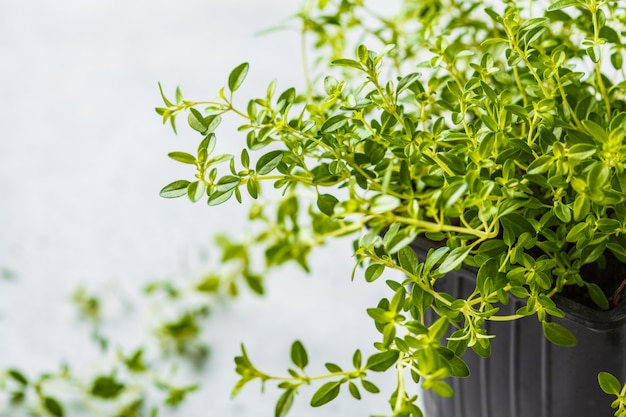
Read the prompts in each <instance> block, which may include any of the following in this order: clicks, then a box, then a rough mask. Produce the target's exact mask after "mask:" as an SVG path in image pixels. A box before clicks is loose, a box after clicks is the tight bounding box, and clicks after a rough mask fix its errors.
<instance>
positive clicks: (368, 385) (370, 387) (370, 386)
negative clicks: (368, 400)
mask: <svg viewBox="0 0 626 417" xmlns="http://www.w3.org/2000/svg"><path fill="white" fill-rule="evenodd" d="M361 385H362V386H363V389H364V390H365V391H367V392H369V393H371V394H378V393H379V392H380V389H379V388H378V387H377V386H376V385H374V383H372V382H370V381H368V380H367V379H362V380H361Z"/></svg>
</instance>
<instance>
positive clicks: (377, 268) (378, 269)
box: [365, 264, 385, 282]
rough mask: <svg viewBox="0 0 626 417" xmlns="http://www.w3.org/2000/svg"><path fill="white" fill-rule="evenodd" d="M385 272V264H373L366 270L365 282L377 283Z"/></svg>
mask: <svg viewBox="0 0 626 417" xmlns="http://www.w3.org/2000/svg"><path fill="white" fill-rule="evenodd" d="M384 271H385V265H383V264H371V265H370V266H368V267H367V269H366V270H365V281H367V282H373V281H376V280H377V279H378V278H380V276H381V275H382V274H383V272H384Z"/></svg>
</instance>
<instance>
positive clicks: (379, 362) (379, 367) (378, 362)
mask: <svg viewBox="0 0 626 417" xmlns="http://www.w3.org/2000/svg"><path fill="white" fill-rule="evenodd" d="M399 356H400V352H398V351H397V350H387V351H385V352H380V353H375V354H373V355H372V356H370V357H369V358H368V359H367V363H366V364H365V368H366V369H369V370H370V371H374V372H385V371H386V370H387V369H389V368H390V367H391V366H392V365H393V364H395V363H396V362H397V361H398V357H399Z"/></svg>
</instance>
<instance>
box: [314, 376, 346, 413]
mask: <svg viewBox="0 0 626 417" xmlns="http://www.w3.org/2000/svg"><path fill="white" fill-rule="evenodd" d="M340 389H341V381H333V382H327V383H325V384H324V385H322V386H321V387H320V388H319V389H318V390H317V391H316V392H315V394H313V398H311V406H312V407H319V406H322V405H324V404H326V403H328V402H330V401H332V400H334V399H335V398H337V396H338V395H339V391H340Z"/></svg>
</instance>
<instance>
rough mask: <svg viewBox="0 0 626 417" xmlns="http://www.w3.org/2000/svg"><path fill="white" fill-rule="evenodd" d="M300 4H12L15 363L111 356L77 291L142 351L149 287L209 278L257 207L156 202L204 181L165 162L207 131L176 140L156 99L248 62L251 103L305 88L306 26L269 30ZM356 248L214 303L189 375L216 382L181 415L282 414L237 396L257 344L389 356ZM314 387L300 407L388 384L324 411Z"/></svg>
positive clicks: (8, 31)
mask: <svg viewBox="0 0 626 417" xmlns="http://www.w3.org/2000/svg"><path fill="white" fill-rule="evenodd" d="M298 4H299V2H295V1H293V0H266V1H256V0H228V1H226V0H223V1H216V0H204V1H198V0H185V1H181V2H173V1H162V0H152V1H147V0H141V1H127V0H126V1H122V0H106V1H105V0H91V1H90V0H58V1H54V2H51V1H45V0H30V1H23V0H22V1H17V0H3V1H2V2H0V122H1V125H2V130H1V132H2V133H1V136H0V269H4V270H9V271H12V272H13V273H14V274H15V279H14V280H12V281H2V280H0V368H4V367H7V366H15V367H19V368H21V369H25V370H26V372H27V373H28V374H29V375H30V376H34V375H36V374H37V373H39V372H41V371H47V370H50V371H54V370H56V369H57V368H58V366H59V364H60V363H61V362H68V363H70V364H72V366H74V367H76V368H78V369H80V368H81V367H89V366H91V364H92V363H93V362H94V361H95V360H97V351H96V350H95V348H94V347H93V344H92V343H91V342H90V340H89V337H88V331H89V330H88V326H87V325H86V324H85V323H83V322H81V321H80V320H79V318H78V316H77V314H76V311H75V310H74V308H73V306H72V305H71V303H70V301H69V298H70V294H71V293H72V292H73V290H74V289H75V288H76V286H77V285H78V284H80V283H82V284H84V285H86V287H87V288H89V289H93V290H95V291H100V292H103V293H104V294H105V301H106V300H113V301H116V302H117V304H118V306H117V308H115V309H113V310H110V311H106V315H105V316H106V319H107V320H108V321H109V322H110V323H111V325H110V326H109V328H108V331H110V332H111V335H112V336H114V338H113V344H114V345H120V346H133V344H134V343H135V341H136V340H138V334H143V333H145V331H146V326H145V322H146V318H145V312H144V306H143V304H142V303H141V288H142V287H143V285H144V284H145V283H146V282H147V281H149V280H154V279H173V280H182V281H184V280H189V279H192V278H193V277H194V276H195V274H199V273H202V272H206V271H205V270H203V269H202V268H203V267H204V266H205V264H204V259H205V258H207V257H208V258H210V257H211V248H210V242H211V237H210V236H211V235H213V234H214V233H215V232H217V231H222V232H232V233H233V234H234V235H237V234H238V233H240V232H241V231H242V230H243V229H244V228H245V224H244V221H245V210H244V209H242V208H240V207H238V206H237V205H236V203H234V202H232V203H228V204H227V205H224V206H220V207H217V208H209V207H207V206H206V204H204V203H198V204H196V205H192V204H190V203H188V202H187V201H186V200H183V199H181V200H164V199H162V198H160V197H159V196H158V191H159V190H160V188H161V187H162V186H163V185H165V184H167V183H169V182H171V181H173V180H175V179H180V178H189V177H191V176H192V175H193V173H192V172H191V171H190V170H189V169H188V167H185V166H182V165H181V164H177V163H175V162H173V161H171V160H169V159H168V158H167V156H166V155H167V153H168V152H170V151H175V150H183V151H185V150H187V151H189V150H193V149H195V147H196V146H197V141H198V136H197V135H196V134H195V133H194V132H191V131H190V130H189V129H187V128H184V123H183V122H184V119H183V120H181V121H180V133H179V135H178V136H174V134H173V133H172V131H171V129H169V127H168V126H162V125H161V121H160V120H159V117H158V116H157V115H156V113H155V112H154V110H153V109H154V107H155V106H158V105H160V104H161V103H160V97H159V94H158V89H157V82H158V81H160V82H161V83H162V84H163V86H164V88H165V90H166V91H167V92H168V94H170V95H173V91H174V89H175V87H176V85H180V86H181V88H182V91H183V93H184V94H185V95H186V96H188V97H189V98H190V99H198V100H201V99H211V98H213V97H214V96H215V94H216V92H217V91H218V89H219V88H220V87H221V86H223V85H225V83H226V79H227V77H228V73H229V72H230V70H231V69H232V68H233V67H235V66H236V65H238V64H239V63H241V62H243V61H248V62H250V64H251V70H250V74H249V76H248V80H247V82H246V84H245V86H244V88H243V89H242V92H241V94H240V95H241V96H244V97H245V96H246V94H259V95H262V94H263V93H264V90H265V87H266V85H267V84H268V83H269V82H270V81H271V80H272V79H274V78H277V79H278V80H279V83H278V90H279V91H282V90H284V89H286V88H288V87H291V86H302V85H303V78H302V75H301V74H302V71H301V63H300V58H299V46H300V45H299V41H300V40H299V35H298V33H297V31H281V32H274V33H270V34H267V35H263V36H257V35H255V34H256V33H257V32H258V31H260V30H262V29H267V28H268V27H271V26H274V25H275V24H278V23H281V22H282V21H283V20H284V19H285V18H287V17H289V16H291V15H292V14H293V13H295V12H296V11H297V7H298ZM229 123H230V124H229ZM233 126H234V125H233V124H232V122H225V123H224V125H223V127H222V129H221V130H220V133H219V136H218V137H219V139H220V145H219V146H221V147H222V148H221V151H222V152H228V151H229V150H232V151H235V150H236V149H239V147H240V146H241V144H242V143H243V138H242V137H241V136H240V135H238V134H237V133H236V132H235V131H234V130H233V129H232V127H233ZM229 127H230V129H229ZM350 255H351V251H350V242H348V241H344V242H339V243H337V244H336V245H334V246H333V247H331V248H328V249H326V250H323V251H321V252H319V253H318V254H317V255H316V257H315V262H314V265H313V274H312V275H311V276H308V277H306V276H304V275H303V274H302V273H300V272H299V271H298V270H296V269H294V268H287V269H286V270H285V271H284V272H283V273H281V274H278V275H277V276H273V277H270V278H268V279H269V282H268V295H267V297H265V298H263V299H261V298H258V297H255V296H252V295H250V294H244V295H243V296H242V297H241V298H240V299H238V300H236V301H234V302H232V303H226V304H223V305H219V306H217V307H216V308H214V311H213V313H212V315H211V318H210V319H209V321H208V322H207V326H206V328H205V329H204V334H205V340H206V342H207V343H208V344H209V346H210V348H211V356H210V359H209V362H208V364H207V366H206V368H204V369H203V370H202V372H199V373H198V374H197V375H196V376H195V377H194V378H195V379H192V380H191V381H189V382H190V383H192V382H196V381H197V382H200V383H201V384H202V387H203V389H202V390H201V391H200V392H198V393H196V394H194V395H193V396H192V397H190V400H189V401H188V402H187V403H186V404H185V405H184V406H183V407H182V408H181V409H179V410H178V411H171V412H170V413H169V414H167V415H172V416H177V415H180V416H185V417H200V416H241V417H255V416H269V415H273V406H274V402H275V400H276V398H277V396H278V395H279V393H278V391H276V390H274V389H268V390H267V392H266V394H265V395H261V394H260V393H259V386H258V384H251V385H250V386H249V387H246V388H245V389H244V391H243V392H242V394H241V395H240V396H239V397H238V398H236V399H235V400H233V401H231V400H230V398H229V393H230V390H231V388H232V386H233V385H234V383H235V381H236V379H237V376H236V374H235V373H234V366H233V362H232V358H233V356H234V355H235V354H237V353H238V346H239V344H240V343H241V342H244V343H246V346H247V347H248V350H249V353H250V354H251V356H252V358H253V359H254V362H255V363H256V364H258V366H259V367H261V368H263V369H267V370H268V371H271V372H274V373H282V372H284V370H285V369H286V367H287V366H288V352H289V346H290V343H291V342H292V340H294V339H296V338H297V339H300V340H302V341H303V342H304V343H305V345H306V346H307V347H308V348H309V357H310V360H311V363H312V365H311V368H312V369H311V372H312V373H314V372H315V371H316V370H317V371H322V370H323V366H322V365H323V363H324V362H326V361H337V362H339V363H340V364H345V365H346V366H348V365H349V364H350V362H351V361H350V359H351V355H352V352H353V349H354V348H357V347H358V348H361V349H362V350H363V352H364V354H366V355H367V354H371V353H374V349H373V348H372V346H371V343H372V342H373V341H375V340H377V338H378V337H377V333H376V331H375V330H374V328H373V323H372V322H371V320H370V319H369V318H368V317H367V315H366V313H365V309H366V308H367V307H372V306H375V304H376V302H377V301H378V299H379V298H380V291H382V288H384V286H382V285H379V284H382V283H376V285H364V284H363V283H362V279H357V280H356V281H355V282H354V283H352V282H350V271H351V268H352V265H353V263H352V259H351V256H350ZM357 281H358V282H357ZM385 295H386V294H385ZM107 297H108V298H107ZM150 314H152V313H150ZM130 317H140V318H141V319H139V320H135V319H133V320H131V319H130ZM142 332H143V333H142ZM374 380H375V381H381V380H380V379H374ZM385 386H386V384H385V383H384V380H382V383H381V387H385ZM387 388H388V386H387ZM387 392H389V391H387ZM312 394H313V389H312V388H310V389H307V390H305V391H304V392H303V393H302V394H300V395H299V396H298V397H297V399H296V404H295V406H294V409H293V410H292V413H291V415H293V416H299V417H306V416H319V417H321V416H342V417H344V416H346V417H347V416H367V415H370V414H383V413H386V412H387V411H388V405H387V402H386V401H387V397H388V395H383V394H379V395H364V399H363V400H361V401H360V402H358V401H355V400H353V399H352V398H351V397H350V396H349V395H348V394H347V392H342V395H341V396H340V398H339V399H337V400H336V401H335V402H333V403H331V404H329V405H327V406H325V407H322V408H320V409H312V408H310V407H309V406H308V402H309V400H310V396H311V395H312ZM1 411H2V410H0V414H1Z"/></svg>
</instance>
